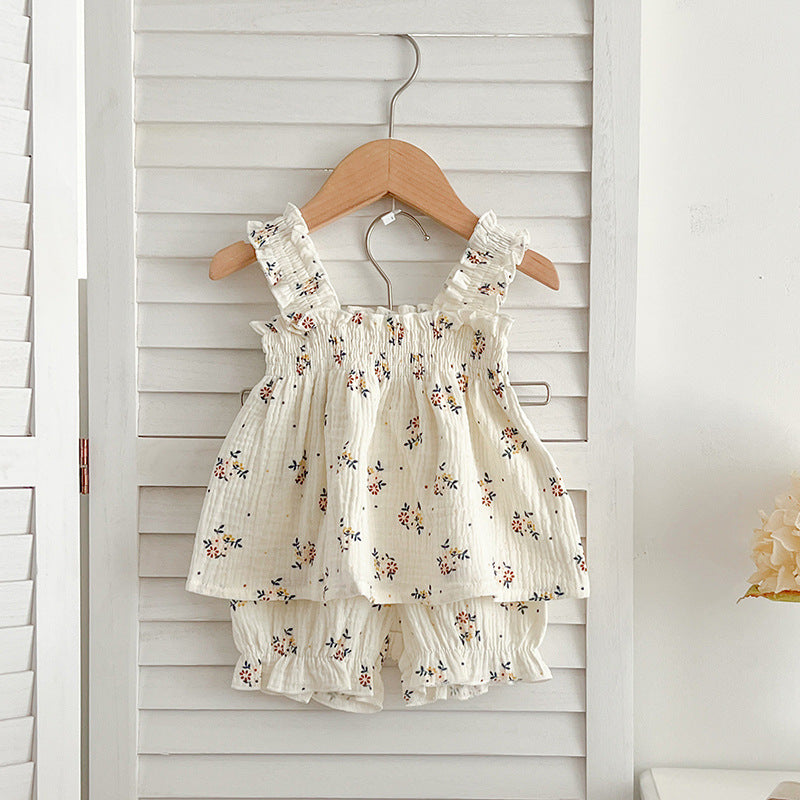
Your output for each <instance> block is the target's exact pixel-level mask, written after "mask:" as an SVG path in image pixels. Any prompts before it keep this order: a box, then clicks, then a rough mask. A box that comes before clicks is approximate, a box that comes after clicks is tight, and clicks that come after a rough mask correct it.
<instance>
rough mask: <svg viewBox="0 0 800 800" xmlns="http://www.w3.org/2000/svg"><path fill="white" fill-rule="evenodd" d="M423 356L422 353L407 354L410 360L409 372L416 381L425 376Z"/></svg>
mask: <svg viewBox="0 0 800 800" xmlns="http://www.w3.org/2000/svg"><path fill="white" fill-rule="evenodd" d="M423 357H424V356H423V354H422V353H409V354H408V358H409V361H410V362H411V374H412V375H413V376H414V377H415V378H416V379H417V380H418V381H421V380H422V379H423V377H425V365H424V364H423V363H422V359H423Z"/></svg>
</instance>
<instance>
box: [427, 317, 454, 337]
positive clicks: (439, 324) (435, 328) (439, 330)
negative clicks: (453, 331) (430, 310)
mask: <svg viewBox="0 0 800 800" xmlns="http://www.w3.org/2000/svg"><path fill="white" fill-rule="evenodd" d="M452 327H453V323H452V321H451V320H450V318H449V317H448V316H447V314H442V313H439V314H438V315H437V316H436V319H435V320H432V321H431V330H432V332H433V338H434V339H441V338H442V335H443V333H444V331H446V330H449V329H450V328H452Z"/></svg>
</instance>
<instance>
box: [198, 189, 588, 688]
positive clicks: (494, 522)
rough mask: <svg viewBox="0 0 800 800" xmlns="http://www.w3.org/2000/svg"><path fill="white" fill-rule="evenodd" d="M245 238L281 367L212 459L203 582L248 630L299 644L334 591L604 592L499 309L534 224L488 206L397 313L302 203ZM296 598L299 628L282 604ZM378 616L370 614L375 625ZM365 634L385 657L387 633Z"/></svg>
mask: <svg viewBox="0 0 800 800" xmlns="http://www.w3.org/2000/svg"><path fill="white" fill-rule="evenodd" d="M248 237H249V239H250V241H251V243H252V244H253V247H254V248H255V251H256V256H257V258H258V263H259V264H260V266H261V268H262V270H263V273H264V275H265V277H266V278H267V282H268V285H269V286H270V287H271V290H272V292H273V295H274V297H275V300H276V301H277V305H278V311H279V313H278V314H277V315H276V316H274V317H272V318H271V319H267V320H253V321H252V322H251V323H250V325H251V327H252V328H253V330H254V331H256V332H257V333H258V334H259V335H260V337H261V346H262V349H263V352H264V355H265V367H266V369H265V373H264V376H263V378H262V379H261V380H260V381H259V383H258V384H257V385H256V386H255V387H254V389H253V390H252V391H251V392H250V394H249V395H248V397H247V400H246V401H245V403H244V405H243V407H242V408H241V410H240V411H239V413H238V414H237V416H236V419H235V420H234V421H233V424H232V425H231V428H230V430H229V432H228V434H227V436H226V437H225V440H224V441H223V443H222V445H221V447H220V450H219V453H218V456H217V459H216V463H215V464H214V465H213V468H212V469H211V475H210V479H209V484H208V488H207V492H206V495H205V499H204V503H203V507H202V510H201V514H200V520H199V523H198V528H197V533H196V538H195V544H194V550H193V554H192V559H191V565H190V571H189V577H188V580H187V584H186V585H187V589H188V590H189V591H193V592H198V593H200V594H207V595H214V596H217V597H222V598H226V599H228V600H229V601H230V602H231V603H232V608H236V609H240V610H242V609H246V611H245V612H244V613H243V614H239V613H238V611H237V613H236V614H234V615H233V619H234V633H235V634H236V636H237V637H238V638H239V640H240V641H245V639H246V638H247V637H246V636H245V634H244V633H243V631H242V629H241V625H242V624H243V620H245V619H249V620H250V623H249V624H250V625H251V626H255V625H260V626H261V633H260V634H259V635H260V636H262V637H264V636H267V633H269V637H271V636H273V635H274V636H279V638H281V637H282V638H286V641H287V644H286V647H287V648H288V650H287V655H286V656H285V657H286V658H288V656H289V655H298V656H299V653H298V654H295V653H294V652H293V650H292V645H291V644H290V642H291V639H292V637H294V639H295V642H297V641H300V639H301V638H302V636H304V635H305V634H306V633H307V630H306V629H305V626H306V625H307V624H308V620H309V614H314V613H316V614H322V615H323V616H324V612H322V611H321V609H323V608H325V604H328V606H330V607H332V608H340V609H341V608H347V609H348V610H347V612H346V613H355V612H356V609H357V608H362V609H363V608H364V605H363V603H361V602H360V601H359V600H358V598H362V599H363V600H364V601H366V603H367V608H369V609H376V608H377V609H380V608H384V607H387V606H389V607H394V606H399V605H402V606H403V607H404V609H403V610H402V612H398V613H403V614H412V613H413V614H418V613H422V611H421V609H422V608H425V609H427V612H426V613H434V612H435V609H437V608H438V607H440V606H446V605H447V604H452V603H458V602H462V603H463V602H466V601H470V602H472V603H476V604H477V603H480V604H481V605H482V606H483V607H484V612H486V608H485V607H486V604H487V603H489V604H490V605H492V604H493V605H494V606H496V608H495V609H494V612H495V613H497V614H500V612H501V611H502V612H504V610H505V606H504V604H508V603H518V604H520V603H521V604H526V603H527V604H538V603H543V602H546V601H550V600H554V599H558V598H564V597H573V598H583V597H588V595H589V580H588V573H587V567H586V560H585V557H584V554H583V549H582V546H581V540H580V532H579V528H578V523H577V519H576V515H575V510H574V507H573V505H572V501H571V498H570V496H569V493H568V491H567V489H566V488H565V484H564V481H563V479H562V476H561V474H560V472H559V470H558V467H557V466H556V464H555V462H554V461H553V458H552V457H551V455H550V454H549V453H548V451H547V450H546V448H545V447H544V445H543V444H542V442H541V440H540V439H539V437H538V435H537V434H536V431H535V430H534V429H533V427H532V425H531V424H530V421H529V420H528V418H527V417H526V415H525V413H524V411H523V410H522V407H521V406H520V404H519V402H518V400H517V397H516V394H515V393H514V390H513V388H512V387H511V386H510V383H509V373H508V357H507V348H508V333H509V330H510V328H511V325H512V323H513V319H512V318H511V317H510V316H508V315H507V314H504V313H502V312H501V311H500V307H501V305H502V303H503V301H504V298H505V295H506V291H507V288H508V286H509V284H510V283H511V281H512V280H513V278H514V275H515V271H516V268H517V266H518V264H519V262H520V261H521V259H522V256H523V254H524V252H525V249H526V248H527V244H528V241H529V234H528V232H527V231H525V230H522V231H517V232H512V231H509V230H507V229H506V228H505V227H503V226H502V225H501V224H500V223H499V222H498V220H497V217H496V215H495V214H494V212H493V211H491V210H490V211H487V212H486V213H484V214H483V215H482V216H481V217H480V218H479V219H478V222H477V224H476V226H475V229H474V231H473V233H472V235H471V237H470V239H469V242H468V245H467V247H466V249H465V251H464V253H463V255H462V257H461V259H460V261H459V263H458V264H456V265H454V267H453V268H452V270H451V271H450V274H449V275H448V276H447V279H446V280H445V283H444V285H443V287H442V289H441V291H440V292H439V294H438V295H437V296H436V297H435V298H434V300H433V301H432V302H431V303H422V304H419V305H417V306H412V305H400V306H399V307H398V308H397V309H390V308H388V307H385V306H378V307H377V308H371V307H366V306H355V305H350V306H343V305H341V304H340V303H339V300H338V297H337V294H336V291H335V289H334V287H333V285H332V284H331V282H330V280H329V278H328V273H327V270H326V269H325V267H324V265H323V264H322V262H321V260H320V257H319V254H318V252H317V250H316V247H315V246H314V243H313V241H312V240H311V238H310V236H309V232H308V226H307V225H306V222H305V220H304V219H303V216H302V214H301V212H300V210H299V209H298V208H297V206H295V205H294V204H292V203H287V205H286V209H285V211H284V213H283V214H281V215H280V216H278V217H276V218H274V219H272V220H270V221H268V222H266V223H264V222H260V221H251V222H249V223H248ZM335 601H348V602H349V603H350V606H349V607H348V606H347V605H341V604H340V605H338V606H335V605H332V604H333V603H334V602H335ZM308 603H313V604H315V605H314V606H313V607H312V606H309V605H308ZM406 606H408V607H411V608H410V609H409V610H405V607H406ZM416 606H418V607H419V608H416V609H414V608H413V607H416ZM280 607H284V608H285V610H284V611H283V612H282V613H284V614H288V615H289V616H288V617H287V618H286V619H285V620H284V622H285V623H286V625H285V628H286V629H289V628H291V629H292V634H291V635H290V634H281V633H280V632H279V631H278V630H277V629H276V628H275V626H274V624H273V618H272V617H271V616H269V615H274V614H277V613H278V609H279V608H280ZM256 609H259V610H256ZM304 609H305V610H304ZM341 613H345V612H344V611H342V612H341ZM247 615H250V616H249V617H248V616H247ZM268 617H269V618H268ZM537 618H538V619H539V620H543V619H544V615H543V614H539V615H538V617H537ZM380 619H381V615H380V614H379V613H377V614H376V613H375V611H374V610H373V611H371V612H369V611H368V612H367V614H366V621H365V623H364V624H365V625H367V624H368V625H369V626H370V627H369V630H371V631H373V633H374V632H375V630H376V628H377V626H378V622H379V620H380ZM320 624H322V623H320ZM542 624H543V623H542ZM323 627H324V628H325V630H326V632H328V633H329V635H330V636H334V633H335V631H334V630H333V629H331V630H330V631H328V628H329V627H331V626H329V625H327V624H325V625H323ZM335 627H336V625H333V626H332V628H335ZM301 629H302V630H301ZM365 629H366V628H365ZM253 630H254V628H253ZM281 630H284V629H283V628H282V629H281ZM542 632H543V628H542ZM253 635H255V634H253ZM375 635H376V636H377V633H375ZM508 635H509V636H512V635H514V634H512V633H509V634H508ZM359 636H360V634H359ZM243 637H244V638H243ZM334 640H336V636H334ZM258 641H259V642H261V644H264V642H265V641H267V640H266V639H265V640H264V641H261V639H259V640H258ZM270 641H271V638H270ZM309 644H310V646H311V647H312V648H314V647H316V648H317V649H319V647H320V644H319V641H316V644H314V641H309ZM355 644H356V642H353V645H355ZM405 644H406V643H405V641H404V645H405ZM407 646H409V647H411V648H413V644H408V645H407ZM270 647H271V644H270ZM360 647H361V648H362V649H361V650H360V651H359V652H362V653H363V655H362V658H363V659H366V660H364V666H366V667H367V668H368V669H369V670H374V668H375V655H376V653H377V650H376V649H375V643H374V642H373V643H372V645H370V647H371V649H370V647H367V644H366V643H365V642H362V643H361V644H360ZM345 649H347V648H345ZM350 649H351V651H352V647H351V648H350ZM241 652H242V658H243V659H245V660H246V661H247V663H248V664H249V670H250V673H247V669H246V668H245V667H244V666H243V662H240V665H239V667H238V669H239V670H240V671H241V670H244V671H245V673H247V674H254V673H252V670H253V669H254V668H255V664H254V660H258V659H261V661H262V665H261V670H260V672H259V675H262V676H263V675H264V669H263V666H264V665H263V662H264V659H265V657H266V656H267V655H268V650H267V649H265V648H264V647H261V645H259V647H256V648H253V647H252V646H251V647H249V649H246V651H245V650H241ZM273 652H274V651H273ZM443 652H444V651H443ZM370 653H371V654H372V655H369V654H370ZM439 657H440V658H444V654H440V656H439ZM370 658H371V659H372V660H369V659H370ZM531 658H532V656H531ZM290 661H291V659H290ZM281 663H284V662H281ZM286 663H287V664H288V663H289V662H286ZM318 663H321V662H318ZM442 663H446V661H443V662H442ZM360 666H361V665H359V669H360ZM454 666H460V664H458V665H454ZM473 667H474V665H473ZM287 669H288V667H287ZM478 671H480V670H478ZM273 672H274V670H272V669H270V671H269V674H270V675H272V674H273ZM456 672H457V670H455V669H453V671H451V672H449V673H448V674H449V675H450V676H452V675H454V674H455V673H456ZM473 673H475V669H473ZM297 674H299V675H302V674H305V673H304V672H303V670H302V669H300V670H299V672H297ZM353 674H354V673H353ZM370 674H373V673H370ZM470 674H472V673H470ZM476 674H477V673H476ZM259 680H260V679H259ZM274 680H277V678H276V679H274ZM373 680H374V675H373ZM409 680H410V674H409ZM270 681H273V678H270ZM348 681H349V683H346V686H348V687H350V688H351V689H353V686H352V675H350V677H349V678H348ZM234 683H235V684H236V680H235V681H234ZM310 683H311V680H310V678H309V679H308V680H306V684H310ZM270 685H273V684H270ZM281 685H286V686H289V685H290V684H288V683H285V682H284V683H281ZM292 685H293V684H292ZM450 685H451V687H452V686H467V685H470V686H471V685H472V684H470V683H469V679H468V678H467V677H465V676H464V675H461V676H460V677H459V680H458V681H456V682H455V683H453V684H450ZM344 686H345V684H344V683H343V684H342V687H344ZM373 686H374V684H373ZM240 688H241V687H240ZM306 689H307V690H308V689H309V687H308V686H306ZM311 690H313V691H314V692H316V691H317V689H316V688H315V687H314V686H312V687H311ZM299 691H301V690H299V689H298V690H295V689H289V690H287V695H288V694H296V693H297V692H299ZM348 691H349V690H348ZM458 691H460V692H461V695H460V696H464V692H467V691H468V690H466V689H463V690H458ZM469 691H472V690H469ZM350 694H353V692H352V691H350ZM434 694H435V693H434ZM425 696H428V697H430V696H432V695H431V693H428V694H426V695H425ZM436 696H437V697H438V696H440V695H436ZM316 699H319V698H318V697H316ZM417 699H419V696H418V698H417Z"/></svg>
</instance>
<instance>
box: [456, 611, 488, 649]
mask: <svg viewBox="0 0 800 800" xmlns="http://www.w3.org/2000/svg"><path fill="white" fill-rule="evenodd" d="M454 624H455V626H456V629H457V630H458V636H459V638H460V639H461V643H462V644H466V643H467V642H471V641H472V640H473V639H474V640H475V641H476V642H479V641H480V640H481V632H480V631H479V630H478V615H477V614H471V613H470V612H469V611H467V610H466V609H464V610H462V611H459V612H458V613H457V614H456V615H455V621H454Z"/></svg>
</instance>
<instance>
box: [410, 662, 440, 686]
mask: <svg viewBox="0 0 800 800" xmlns="http://www.w3.org/2000/svg"><path fill="white" fill-rule="evenodd" d="M446 672H447V667H446V666H445V665H444V664H442V661H441V659H440V660H439V663H438V664H437V665H436V666H435V667H432V666H430V665H425V664H420V665H419V667H418V668H417V670H416V674H417V675H420V676H421V677H423V678H425V683H426V684H429V683H447V677H446V675H445V673H446Z"/></svg>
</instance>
